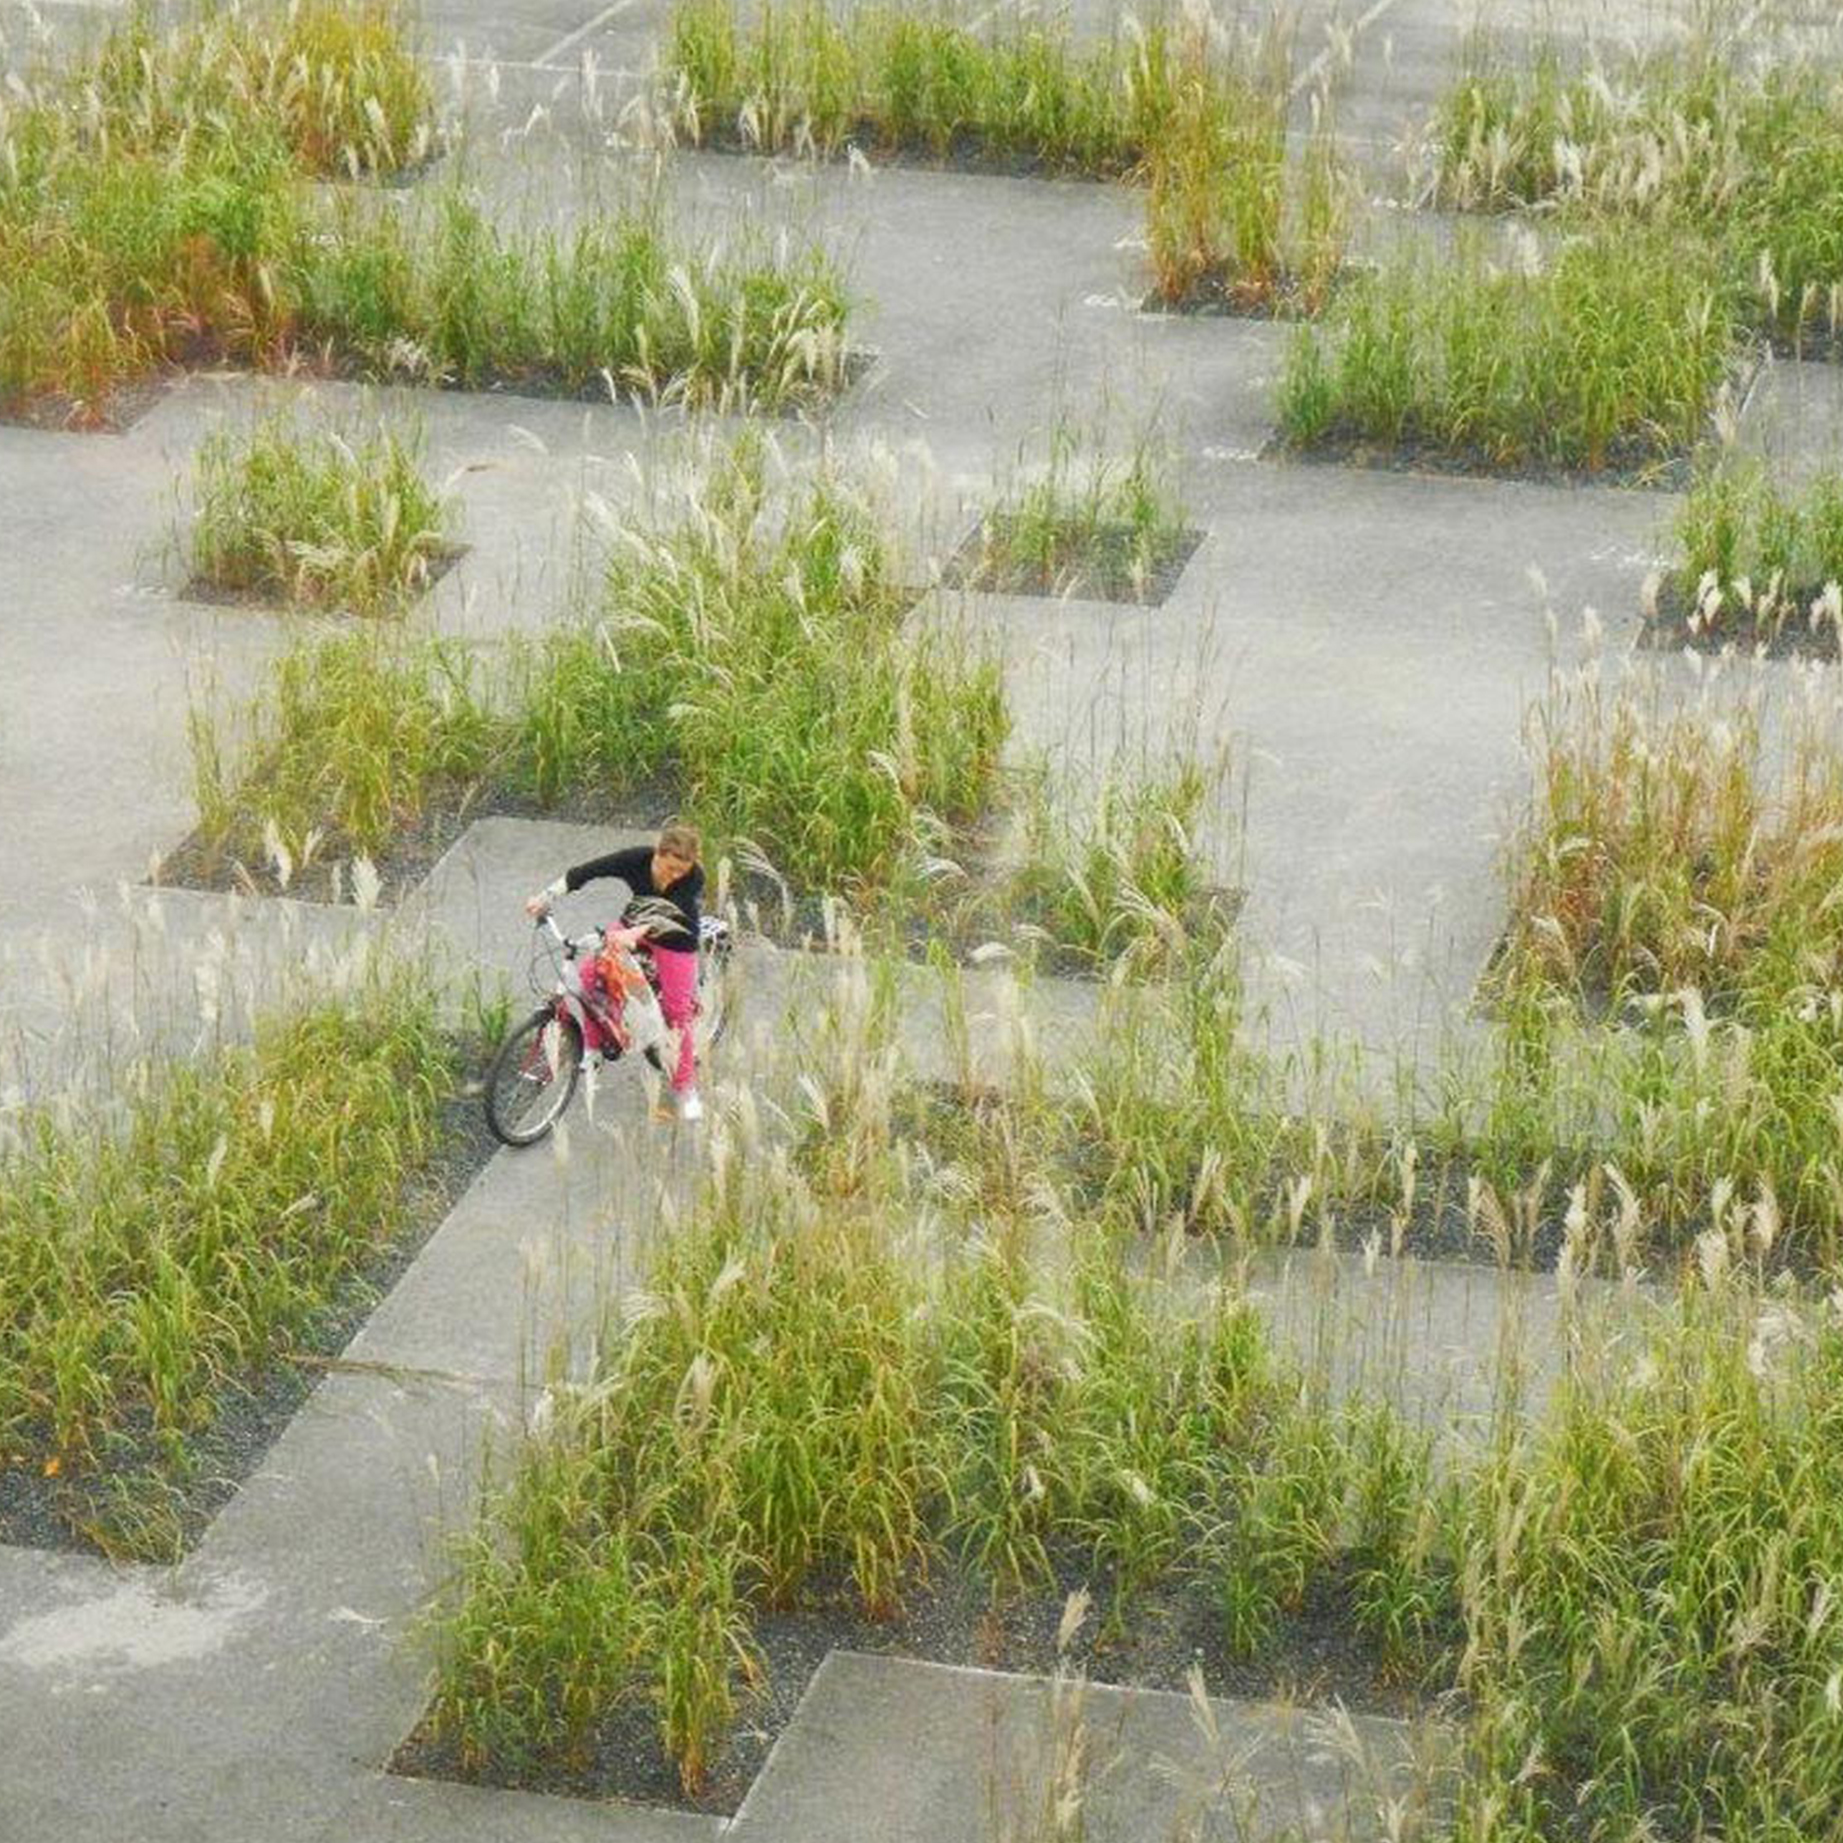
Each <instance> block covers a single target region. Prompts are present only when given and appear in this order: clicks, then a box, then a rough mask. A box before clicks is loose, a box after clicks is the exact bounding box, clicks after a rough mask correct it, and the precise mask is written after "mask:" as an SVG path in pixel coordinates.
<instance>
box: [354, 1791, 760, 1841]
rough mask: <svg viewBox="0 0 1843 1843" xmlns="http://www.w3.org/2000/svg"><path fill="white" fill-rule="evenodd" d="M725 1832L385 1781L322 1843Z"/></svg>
mask: <svg viewBox="0 0 1843 1843" xmlns="http://www.w3.org/2000/svg"><path fill="white" fill-rule="evenodd" d="M727 1830H728V1822H727V1820H726V1819H724V1818H720V1817H700V1816H698V1815H696V1814H695V1813H693V1812H689V1811H663V1810H657V1809H654V1808H652V1807H649V1806H644V1805H626V1804H620V1803H618V1802H616V1801H614V1800H595V1801H590V1800H588V1799H583V1798H545V1797H541V1796H539V1795H538V1794H537V1793H534V1792H501V1791H498V1790H496V1789H493V1788H490V1787H485V1788H483V1787H479V1786H471V1785H454V1784H448V1783H444V1782H441V1781H438V1780H428V1779H401V1778H397V1777H395V1776H390V1777H380V1778H379V1779H377V1780H375V1781H373V1782H371V1783H369V1784H364V1785H360V1786H358V1787H356V1788H354V1789H353V1791H352V1793H351V1795H350V1797H349V1798H348V1799H346V1800H345V1808H344V1810H343V1811H342V1812H341V1813H340V1814H339V1817H338V1819H337V1821H335V1822H329V1823H328V1824H327V1826H326V1829H325V1831H324V1835H325V1838H326V1843H350V1839H352V1838H354V1837H363V1838H364V1839H365V1843H509V1840H510V1839H513V1838H516V1839H517V1843H715V1839H716V1838H718V1837H721V1836H723V1835H725V1834H726V1833H727ZM789 1843H792V1840H791V1839H790V1840H789Z"/></svg>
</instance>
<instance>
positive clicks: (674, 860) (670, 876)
mask: <svg viewBox="0 0 1843 1843" xmlns="http://www.w3.org/2000/svg"><path fill="white" fill-rule="evenodd" d="M694 868H695V866H693V865H691V864H688V863H687V862H686V861H685V860H684V859H683V858H681V857H674V856H673V855H672V853H671V852H670V851H655V852H654V853H653V883H654V886H655V887H656V888H658V889H662V890H663V889H670V888H671V887H672V885H673V884H674V883H676V882H677V881H678V880H679V878H680V877H688V876H689V875H690V874H691V872H692V870H693V869H694Z"/></svg>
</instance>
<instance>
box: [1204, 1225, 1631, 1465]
mask: <svg viewBox="0 0 1843 1843" xmlns="http://www.w3.org/2000/svg"><path fill="white" fill-rule="evenodd" d="M1210 1264H1211V1263H1210V1262H1209V1260H1208V1259H1207V1258H1206V1259H1204V1261H1203V1262H1202V1263H1201V1265H1202V1269H1203V1271H1204V1272H1206V1273H1207V1271H1208V1270H1209V1267H1210ZM1246 1287H1247V1296H1248V1298H1249V1300H1250V1301H1251V1302H1252V1303H1253V1304H1254V1305H1256V1306H1257V1307H1258V1308H1259V1309H1260V1310H1261V1311H1262V1313H1263V1315H1264V1316H1265V1317H1266V1318H1267V1320H1268V1323H1269V1325H1270V1326H1271V1328H1272V1330H1273V1332H1274V1335H1275V1336H1276V1338H1277V1339H1278V1340H1279V1341H1280V1343H1281V1344H1282V1345H1283V1346H1284V1347H1285V1348H1287V1349H1289V1350H1291V1351H1292V1352H1293V1353H1294V1355H1295V1356H1296V1357H1297V1358H1298V1359H1299V1360H1300V1361H1301V1362H1302V1363H1304V1364H1305V1365H1306V1366H1307V1367H1308V1369H1309V1370H1310V1371H1313V1372H1315V1373H1317V1374H1320V1375H1322V1376H1324V1377H1325V1378H1326V1379H1327V1380H1328V1381H1329V1383H1330V1385H1331V1387H1332V1389H1333V1390H1334V1391H1335V1392H1336V1393H1337V1394H1338V1395H1340V1396H1342V1397H1347V1398H1350V1399H1353V1400H1355V1399H1360V1400H1380V1401H1387V1402H1390V1403H1392V1404H1393V1405H1394V1406H1395V1407H1396V1408H1398V1409H1400V1410H1401V1412H1402V1413H1403V1415H1404V1416H1405V1417H1406V1418H1407V1419H1408V1420H1409V1421H1411V1422H1412V1423H1414V1424H1415V1425H1417V1426H1419V1427H1420V1428H1422V1429H1423V1430H1424V1431H1425V1432H1427V1433H1428V1434H1430V1435H1432V1436H1433V1437H1434V1438H1435V1440H1436V1441H1438V1442H1439V1443H1440V1444H1441V1445H1442V1447H1443V1448H1445V1449H1446V1450H1448V1451H1450V1452H1457V1451H1459V1450H1462V1449H1464V1448H1465V1447H1466V1446H1467V1445H1469V1444H1471V1443H1472V1442H1474V1441H1476V1440H1477V1439H1479V1438H1482V1437H1484V1436H1485V1435H1486V1434H1487V1433H1488V1431H1489V1428H1490V1425H1491V1423H1492V1421H1493V1418H1494V1417H1495V1416H1497V1415H1499V1414H1500V1413H1511V1414H1516V1415H1528V1416H1537V1415H1540V1414H1541V1413H1542V1412H1543V1410H1544V1409H1545V1407H1546V1406H1547V1404H1548V1401H1549V1399H1550V1397H1551V1395H1552V1394H1553V1393H1554V1390H1555V1386H1556V1384H1557V1382H1558V1381H1559V1380H1560V1379H1561V1377H1562V1376H1563V1374H1564V1373H1565V1372H1566V1369H1567V1366H1568V1363H1569V1360H1570V1354H1571V1352H1573V1351H1575V1350H1577V1349H1581V1348H1588V1347H1591V1348H1595V1349H1599V1350H1603V1351H1604V1350H1610V1349H1613V1348H1616V1347H1617V1346H1618V1345H1619V1344H1621V1343H1622V1342H1624V1341H1626V1340H1628V1339H1632V1338H1635V1337H1639V1336H1642V1335H1643V1334H1644V1333H1645V1332H1646V1331H1647V1330H1648V1329H1649V1328H1650V1327H1651V1325H1652V1324H1653V1322H1654V1320H1655V1314H1656V1312H1657V1310H1658V1307H1659V1303H1660V1296H1659V1295H1658V1294H1657V1293H1656V1292H1655V1291H1654V1290H1653V1289H1651V1288H1649V1287H1645V1286H1641V1285H1638V1284H1626V1283H1622V1282H1615V1281H1607V1280H1594V1279H1583V1280H1576V1281H1574V1282H1573V1283H1572V1285H1571V1286H1567V1287H1565V1286H1564V1285H1563V1284H1561V1283H1559V1282H1558V1281H1557V1280H1556V1277H1555V1276H1554V1275H1553V1274H1552V1273H1525V1272H1518V1271H1515V1270H1509V1269H1504V1268H1500V1267H1497V1266H1495V1265H1491V1264H1487V1263H1482V1262H1465V1261H1416V1260H1407V1259H1391V1258H1389V1257H1388V1256H1386V1255H1383V1256H1381V1257H1379V1258H1377V1259H1375V1260H1373V1261H1372V1260H1368V1259H1366V1258H1365V1257H1364V1256H1362V1255H1360V1254H1353V1253H1344V1252H1339V1251H1336V1250H1332V1249H1299V1250H1293V1251H1288V1252H1284V1253H1277V1254H1271V1255H1262V1256H1259V1257H1257V1258H1256V1259H1255V1260H1254V1261H1253V1262H1252V1263H1251V1264H1250V1266H1249V1268H1248V1270H1247V1275H1246Z"/></svg>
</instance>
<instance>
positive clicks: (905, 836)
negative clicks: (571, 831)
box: [514, 438, 1007, 892]
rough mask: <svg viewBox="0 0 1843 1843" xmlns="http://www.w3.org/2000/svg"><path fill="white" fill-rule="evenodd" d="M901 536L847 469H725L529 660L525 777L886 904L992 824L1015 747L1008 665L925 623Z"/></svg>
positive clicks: (631, 538)
mask: <svg viewBox="0 0 1843 1843" xmlns="http://www.w3.org/2000/svg"><path fill="white" fill-rule="evenodd" d="M891 523H892V521H891V519H890V517H889V514H888V511H887V509H886V508H884V507H881V506H879V505H878V504H877V503H876V501H875V498H874V496H870V495H866V494H865V493H864V492H861V491H859V490H857V489H855V488H854V487H853V486H852V484H851V483H850V481H849V479H848V478H847V476H846V473H845V471H844V470H843V469H842V468H840V467H830V468H826V469H823V470H821V472H820V473H819V474H818V475H817V476H816V477H814V478H813V479H812V480H811V481H810V483H801V482H800V481H799V480H797V479H794V478H783V477H781V473H780V464H779V462H778V460H776V459H774V458H773V457H771V456H770V454H769V452H768V450H767V449H766V447H765V445H764V444H762V443H761V442H759V441H758V440H756V439H753V438H744V439H743V440H742V441H740V442H739V443H737V444H736V445H735V446H734V447H733V448H731V449H730V450H729V451H728V452H727V453H724V454H720V455H718V456H717V457H716V458H715V460H714V462H713V463H712V464H711V465H710V466H709V467H708V468H707V469H706V470H705V471H703V472H702V473H701V474H700V475H699V476H698V478H697V481H696V485H695V488H694V491H693V493H692V494H691V495H690V496H689V497H688V498H687V499H686V500H685V502H684V504H683V506H682V509H681V510H680V511H679V512H678V513H677V514H676V515H668V516H667V517H665V518H662V519H661V520H660V521H659V522H658V523H657V524H656V525H654V526H652V527H650V528H648V527H645V526H642V527H637V528H633V529H630V530H627V531H624V532H623V533H621V534H620V536H619V538H618V539H617V542H616V546H615V549H614V552H613V555H612V556H611V558H610V561H609V565H608V573H607V579H606V582H605V585H604V587H603V589H602V592H601V605H600V609H599V612H598V613H597V614H596V616H595V617H594V618H593V619H592V620H591V621H588V622H586V623H583V624H582V625H580V626H578V627H576V628H575V629H573V630H567V629H566V630H564V631H563V632H561V633H559V634H557V635H555V636H553V637H552V638H551V639H549V640H547V641H545V642H543V643H541V644H540V645H539V646H538V647H537V648H536V649H535V651H534V652H533V653H532V654H531V655H529V656H528V658H527V661H526V669H525V672H524V675H523V679H522V683H521V685H520V687H519V689H518V691H517V693H516V696H517V702H518V708H519V711H520V718H519V723H518V736H517V740H516V742H515V744H514V760H515V763H516V766H515V769H514V772H515V774H516V775H517V776H518V777H519V778H521V779H522V780H523V781H524V782H525V783H526V784H528V785H529V786H530V787H531V789H532V790H533V791H534V792H536V793H537V794H538V795H539V796H540V797H541V798H543V799H546V800H549V799H554V798H556V797H557V796H558V795H559V794H561V793H562V792H563V791H564V790H565V789H567V788H570V787H592V788H595V789H597V790H599V791H602V792H605V793H606V795H607V796H609V797H610V798H618V797H619V795H620V794H621V793H623V792H625V791H628V790H630V789H633V788H636V787H644V786H646V785H647V784H649V783H652V782H656V781H660V780H663V781H666V782H668V783H669V784H670V785H671V786H672V787H673V788H674V789H675V795H676V804H677V805H678V806H679V807H680V808H681V809H682V810H685V811H688V812H692V813H695V814H696V815H698V816H699V817H700V818H701V819H703V820H704V821H705V823H707V824H708V825H709V826H710V827H711V828H712V829H713V830H714V831H716V832H718V833H719V834H720V835H722V836H724V837H727V838H731V839H739V840H746V841H749V842H750V843H752V844H753V845H754V846H755V847H756V848H757V850H758V851H759V852H760V853H761V854H763V855H765V856H766V857H768V858H769V859H770V860H771V861H772V862H773V863H774V864H775V865H776V866H777V867H778V868H779V869H780V871H781V872H782V874H783V875H785V876H787V877H789V878H790V879H791V880H792V881H794V882H795V883H797V884H799V885H801V886H802V887H804V888H808V889H824V890H836V891H841V892H844V891H858V892H874V891H875V890H877V889H879V888H883V887H886V886H888V885H889V884H890V883H891V882H892V881H893V880H894V879H895V878H896V877H897V876H898V875H899V874H900V873H902V872H903V871H904V870H906V869H908V868H910V867H912V866H913V864H914V862H915V858H916V854H917V852H918V850H920V849H923V848H925V847H926V846H927V845H928V843H929V842H930V841H934V842H939V841H941V840H943V839H945V838H946V837H949V836H951V835H952V833H953V832H954V831H955V830H956V829H958V828H961V827H964V826H965V825H966V824H968V823H969V822H970V821H972V820H973V819H974V818H975V817H977V816H978V815H979V814H980V813H981V812H982V811H983V810H984V808H985V806H986V804H987V802H988V800H989V799H990V798H991V795H992V792H993V789H994V776H995V773H996V769H997V760H998V751H999V747H1000V745H1001V744H1002V742H1003V740H1004V737H1005V732H1006V728H1007V715H1006V710H1005V704H1004V697H1003V690H1002V684H1001V679H1000V674H999V668H998V664H997V662H996V660H995V659H993V658H990V657H988V656H987V655H986V654H985V653H983V652H982V651H980V650H979V649H978V648H976V647H975V646H974V645H973V644H972V643H971V642H970V641H968V640H965V639H963V638H962V637H961V636H960V635H959V634H958V632H957V631H956V630H954V629H952V628H951V627H948V626H946V625H944V624H942V623H940V622H939V621H938V620H928V619H924V618H923V617H921V616H920V615H918V614H915V613H913V612H911V606H912V603H913V600H914V597H913V594H912V593H911V592H910V591H908V590H906V589H905V587H904V586H903V578H902V569H901V560H900V557H899V555H898V554H897V552H896V550H895V548H894V545H893V542H892V538H891V535H890V533H891Z"/></svg>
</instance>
